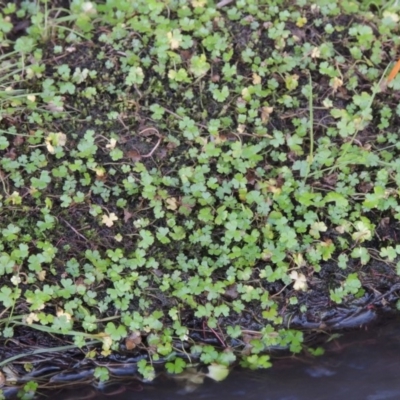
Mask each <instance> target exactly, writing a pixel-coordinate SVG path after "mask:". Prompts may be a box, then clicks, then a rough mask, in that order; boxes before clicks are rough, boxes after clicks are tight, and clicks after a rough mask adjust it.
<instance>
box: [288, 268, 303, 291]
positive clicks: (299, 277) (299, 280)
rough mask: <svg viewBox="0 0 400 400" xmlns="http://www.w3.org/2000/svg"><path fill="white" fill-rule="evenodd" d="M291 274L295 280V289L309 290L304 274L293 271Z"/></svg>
mask: <svg viewBox="0 0 400 400" xmlns="http://www.w3.org/2000/svg"><path fill="white" fill-rule="evenodd" d="M289 276H290V277H291V278H292V279H293V280H294V285H293V289H294V290H307V279H306V277H305V276H304V275H303V274H299V273H298V272H297V271H292V272H291V273H290V275H289Z"/></svg>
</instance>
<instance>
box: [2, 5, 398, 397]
mask: <svg viewBox="0 0 400 400" xmlns="http://www.w3.org/2000/svg"><path fill="white" fill-rule="evenodd" d="M395 6H396V4H393V5H392V6H390V5H389V6H387V5H386V6H382V5H381V4H380V3H379V2H369V3H368V4H359V3H353V2H348V1H343V2H342V1H332V0H330V1H318V2H316V3H315V4H310V3H309V2H305V1H301V0H299V1H297V2H286V1H256V0H246V1H244V0H238V1H236V2H229V1H221V2H220V3H214V2H212V1H206V0H192V1H187V0H185V1H183V0H182V1H174V0H170V1H155V0H154V1H148V0H143V1H128V0H107V1H102V2H88V1H81V0H73V1H71V2H68V1H63V0H59V1H53V2H47V1H39V0H36V1H20V2H12V3H5V4H3V8H2V9H1V13H0V20H1V23H0V51H1V53H0V156H1V159H0V203H1V206H0V207H1V208H0V230H1V238H0V343H2V344H3V346H2V348H0V369H1V371H2V372H1V373H0V385H4V387H7V386H10V385H14V384H15V382H16V381H17V382H19V379H20V378H21V377H23V376H25V375H29V372H32V371H35V370H36V369H37V367H38V365H39V364H40V363H41V362H42V361H43V358H42V356H41V355H42V354H44V353H45V352H46V354H47V355H48V354H49V353H51V352H58V353H60V354H65V357H69V356H70V354H71V353H69V352H71V351H73V350H74V349H75V350H76V351H77V353H78V354H81V355H83V356H85V357H86V359H87V360H93V362H94V363H95V365H96V366H97V367H96V369H95V371H94V379H95V380H98V381H107V380H108V379H109V378H110V369H109V368H107V362H108V361H109V360H110V359H114V360H115V357H116V355H118V354H119V355H121V354H122V355H123V356H124V357H128V356H129V357H130V358H131V359H135V361H136V364H137V368H138V372H139V373H140V374H141V376H142V377H143V379H146V380H151V379H153V378H154V376H155V374H156V366H157V365H158V363H160V364H162V365H163V368H165V369H166V371H168V372H169V373H171V374H175V373H180V372H182V371H184V370H185V368H186V367H188V366H191V365H194V364H202V365H208V366H209V369H208V372H207V373H208V375H209V376H211V377H213V378H215V379H222V378H223V377H224V376H226V374H227V373H228V370H229V367H230V366H231V365H236V364H240V365H241V366H243V367H248V368H251V369H255V368H265V367H269V366H270V361H271V360H270V356H269V352H270V351H271V350H276V349H286V350H287V351H289V352H291V353H297V352H300V351H301V350H302V349H307V350H308V351H309V352H311V353H318V352H319V350H318V349H314V348H312V347H311V348H309V346H308V345H307V343H306V342H304V338H305V337H306V335H305V334H304V332H303V328H307V327H308V328H312V329H317V330H324V329H329V328H342V327H349V326H353V327H354V326H357V324H358V325H360V324H361V323H362V322H363V321H365V320H369V319H370V318H373V317H374V316H375V313H376V311H375V310H376V309H378V308H382V307H386V306H387V305H388V304H389V303H390V302H395V300H396V299H397V295H396V290H397V289H398V287H399V286H397V284H398V283H399V274H400V263H399V255H400V244H398V240H397V237H398V235H399V229H398V220H399V219H400V204H399V183H400V158H399V152H400V145H399V140H398V138H399V131H398V126H399V116H400V107H399V101H398V100H399V94H398V93H399V92H398V89H399V88H400V78H399V77H396V78H395V79H394V80H393V81H392V82H390V83H389V84H387V81H386V79H385V77H386V74H387V72H388V66H389V65H390V64H391V62H392V61H396V60H397V58H396V57H397V55H396V48H397V47H398V45H399V42H400V38H399V36H398V33H399V32H398V31H399V29H398V20H399V14H398V8H396V7H395ZM394 304H395V303H394ZM360 316H361V318H360ZM357 318H358V319H357ZM346 321H347V322H346ZM74 354H76V353H74ZM60 357H61V356H60ZM113 357H114V358H113ZM56 372H58V370H57V371H56ZM37 386H38V383H37V382H35V380H34V379H33V378H32V380H30V381H29V382H28V383H27V384H25V385H21V390H20V392H19V396H20V397H22V398H29V397H32V396H34V393H35V390H36V389H37Z"/></svg>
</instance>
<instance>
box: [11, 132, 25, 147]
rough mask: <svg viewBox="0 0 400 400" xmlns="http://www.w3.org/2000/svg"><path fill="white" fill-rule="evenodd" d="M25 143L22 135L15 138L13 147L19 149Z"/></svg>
mask: <svg viewBox="0 0 400 400" xmlns="http://www.w3.org/2000/svg"><path fill="white" fill-rule="evenodd" d="M24 141H25V139H24V137H23V136H21V135H17V136H15V138H14V140H13V145H14V146H16V147H18V146H21V144H23V143H24Z"/></svg>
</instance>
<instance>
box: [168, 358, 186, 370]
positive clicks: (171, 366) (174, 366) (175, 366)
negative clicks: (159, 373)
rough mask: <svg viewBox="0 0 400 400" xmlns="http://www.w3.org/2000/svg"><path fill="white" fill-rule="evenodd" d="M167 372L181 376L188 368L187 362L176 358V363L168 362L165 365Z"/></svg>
mask: <svg viewBox="0 0 400 400" xmlns="http://www.w3.org/2000/svg"><path fill="white" fill-rule="evenodd" d="M165 367H166V368H167V371H168V372H169V373H170V374H180V373H181V372H183V370H184V369H185V367H186V362H185V361H184V360H182V358H179V357H177V358H175V360H174V362H168V363H166V364H165Z"/></svg>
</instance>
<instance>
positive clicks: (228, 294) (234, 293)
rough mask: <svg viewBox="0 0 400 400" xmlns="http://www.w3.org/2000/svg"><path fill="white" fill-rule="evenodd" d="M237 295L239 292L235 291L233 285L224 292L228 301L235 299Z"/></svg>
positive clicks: (235, 288)
mask: <svg viewBox="0 0 400 400" xmlns="http://www.w3.org/2000/svg"><path fill="white" fill-rule="evenodd" d="M238 295H239V292H238V291H237V285H236V284H233V285H230V286H228V287H227V289H226V290H225V296H226V297H228V298H230V299H236V298H237V297H238Z"/></svg>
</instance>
